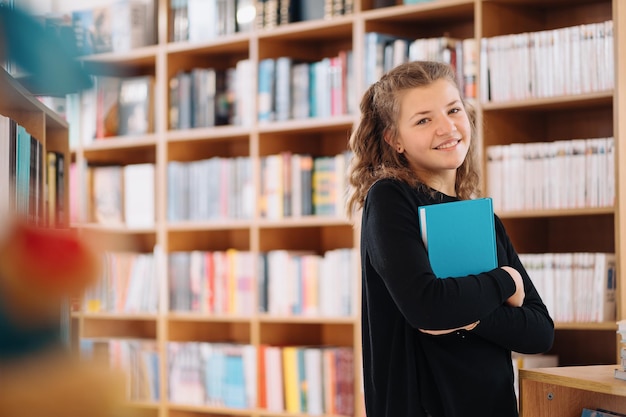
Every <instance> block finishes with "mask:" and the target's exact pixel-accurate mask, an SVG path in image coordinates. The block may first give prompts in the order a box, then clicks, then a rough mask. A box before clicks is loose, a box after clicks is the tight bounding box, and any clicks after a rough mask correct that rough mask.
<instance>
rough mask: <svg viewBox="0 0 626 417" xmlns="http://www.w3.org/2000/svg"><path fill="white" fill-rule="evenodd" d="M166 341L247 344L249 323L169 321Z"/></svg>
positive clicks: (249, 336)
mask: <svg viewBox="0 0 626 417" xmlns="http://www.w3.org/2000/svg"><path fill="white" fill-rule="evenodd" d="M168 335H169V337H168V340H169V341H183V342H191V341H196V342H230V343H244V344H249V343H250V340H251V335H250V323H249V322H247V321H245V322H227V321H224V322H202V321H192V320H189V321H184V320H174V319H170V320H169V322H168Z"/></svg>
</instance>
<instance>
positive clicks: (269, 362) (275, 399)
mask: <svg viewBox="0 0 626 417" xmlns="http://www.w3.org/2000/svg"><path fill="white" fill-rule="evenodd" d="M265 370H266V371H265V378H266V379H265V386H266V389H267V410H268V411H272V412H283V411H284V410H285V405H284V387H283V361H282V350H281V348H280V347H278V346H268V347H267V348H266V349H265Z"/></svg>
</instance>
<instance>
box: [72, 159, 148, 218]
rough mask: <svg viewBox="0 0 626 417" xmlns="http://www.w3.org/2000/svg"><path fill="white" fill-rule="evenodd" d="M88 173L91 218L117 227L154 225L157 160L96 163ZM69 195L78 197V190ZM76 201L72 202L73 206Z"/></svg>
mask: <svg viewBox="0 0 626 417" xmlns="http://www.w3.org/2000/svg"><path fill="white" fill-rule="evenodd" d="M70 175H71V176H75V175H77V171H76V170H75V169H74V170H71V171H70ZM86 176H87V187H88V195H89V196H90V197H89V201H87V211H88V213H89V216H88V221H90V222H95V223H98V224H102V225H106V226H114V227H115V226H126V227H129V228H146V227H148V228H149V227H153V226H154V222H155V182H154V181H155V178H154V164H152V163H144V164H129V165H107V166H94V167H89V168H88V169H87V170H86ZM73 181H76V179H74V180H73ZM70 197H71V198H72V199H77V198H78V193H72V194H71V195H70ZM77 205H78V204H77V203H76V202H74V203H71V206H72V207H76V206H77Z"/></svg>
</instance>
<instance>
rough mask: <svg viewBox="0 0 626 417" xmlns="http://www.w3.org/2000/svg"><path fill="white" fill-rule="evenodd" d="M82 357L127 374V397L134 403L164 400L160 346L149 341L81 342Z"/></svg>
mask: <svg viewBox="0 0 626 417" xmlns="http://www.w3.org/2000/svg"><path fill="white" fill-rule="evenodd" d="M79 347H80V355H81V357H82V358H84V359H87V360H93V361H96V362H104V363H108V364H109V365H110V366H111V367H112V368H113V369H118V370H120V371H123V372H124V373H125V375H126V396H127V399H129V400H131V401H148V402H156V401H159V399H160V384H161V372H160V368H161V367H160V360H161V359H160V354H159V352H158V348H157V343H156V341H154V340H147V339H91V338H81V339H80V345H79Z"/></svg>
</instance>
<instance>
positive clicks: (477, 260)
mask: <svg viewBox="0 0 626 417" xmlns="http://www.w3.org/2000/svg"><path fill="white" fill-rule="evenodd" d="M418 213H419V224H420V232H421V237H422V240H423V241H424V245H425V246H426V250H427V251H428V258H429V259H430V264H431V267H432V269H433V272H434V273H435V275H436V276H437V277H439V278H448V277H459V276H466V275H473V274H479V273H481V272H486V271H490V270H492V269H494V268H496V267H497V266H498V255H497V251H496V232H495V225H494V214H493V204H492V201H491V199H490V198H479V199H474V200H461V201H454V202H449V203H440V204H432V205H429V206H420V207H419V208H418Z"/></svg>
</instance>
